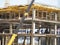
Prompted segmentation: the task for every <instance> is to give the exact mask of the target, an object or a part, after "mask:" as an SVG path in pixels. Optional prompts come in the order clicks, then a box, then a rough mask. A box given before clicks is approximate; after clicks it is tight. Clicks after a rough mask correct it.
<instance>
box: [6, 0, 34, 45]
mask: <svg viewBox="0 0 60 45" xmlns="http://www.w3.org/2000/svg"><path fill="white" fill-rule="evenodd" d="M33 3H34V0H32V1H31V3H30V4H29V5H28V8H27V9H26V11H25V13H24V16H23V17H22V19H21V20H20V24H19V25H18V26H17V28H16V30H19V29H20V28H21V27H22V23H23V21H24V19H25V18H26V16H28V12H29V11H30V8H31V6H32V4H33ZM17 33H18V31H15V33H14V34H13V35H12V37H11V39H10V40H9V42H8V44H7V45H12V43H13V42H14V39H15V38H16V37H17Z"/></svg>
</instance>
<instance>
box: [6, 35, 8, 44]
mask: <svg viewBox="0 0 60 45" xmlns="http://www.w3.org/2000/svg"><path fill="white" fill-rule="evenodd" d="M7 43H8V37H7V36H6V39H5V45H7Z"/></svg>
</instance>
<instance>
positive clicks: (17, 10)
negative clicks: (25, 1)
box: [0, 4, 60, 45]
mask: <svg viewBox="0 0 60 45" xmlns="http://www.w3.org/2000/svg"><path fill="white" fill-rule="evenodd" d="M27 7H28V5H25V6H9V7H8V8H3V9H0V45H7V43H8V42H9V40H10V38H11V36H12V35H13V34H14V31H17V30H15V29H16V27H17V26H18V25H19V24H20V19H21V18H22V17H23V14H24V13H25V10H26V9H27ZM59 25H60V9H58V8H49V7H48V6H43V5H36V4H33V6H32V7H31V9H30V12H29V16H27V17H26V18H25V21H24V22H23V25H22V28H21V29H19V30H18V33H17V35H18V36H17V37H16V39H15V40H14V42H13V44H12V45H58V38H60V35H58V34H57V31H58V29H59V28H60V26H59ZM41 29H42V30H43V32H42V33H40V32H41ZM45 29H47V30H49V32H50V33H49V34H45V33H44V31H45ZM21 37H22V38H23V43H18V39H19V38H21ZM28 37H29V40H30V42H29V43H27V42H28V40H27V38H28ZM26 40H27V41H26ZM35 40H37V42H36V41H35ZM20 41H22V40H20ZM43 43H44V44H43Z"/></svg>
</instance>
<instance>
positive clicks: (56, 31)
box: [55, 24, 57, 45]
mask: <svg viewBox="0 0 60 45" xmlns="http://www.w3.org/2000/svg"><path fill="white" fill-rule="evenodd" d="M56 34H57V25H56V24H55V35H56ZM55 45H57V39H56V38H55Z"/></svg>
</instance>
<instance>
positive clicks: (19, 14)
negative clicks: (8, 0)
mask: <svg viewBox="0 0 60 45" xmlns="http://www.w3.org/2000/svg"><path fill="white" fill-rule="evenodd" d="M19 19H20V11H19Z"/></svg>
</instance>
